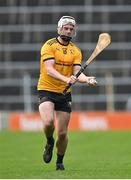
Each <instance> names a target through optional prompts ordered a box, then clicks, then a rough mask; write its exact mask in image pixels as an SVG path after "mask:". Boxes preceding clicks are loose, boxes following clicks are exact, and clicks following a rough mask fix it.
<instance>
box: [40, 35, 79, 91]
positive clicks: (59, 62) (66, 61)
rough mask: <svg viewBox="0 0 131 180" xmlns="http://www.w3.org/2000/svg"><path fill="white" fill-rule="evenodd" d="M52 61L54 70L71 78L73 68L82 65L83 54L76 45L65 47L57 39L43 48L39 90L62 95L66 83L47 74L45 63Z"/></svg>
mask: <svg viewBox="0 0 131 180" xmlns="http://www.w3.org/2000/svg"><path fill="white" fill-rule="evenodd" d="M50 59H54V68H55V69H56V70H57V71H58V72H59V73H61V74H62V75H64V76H67V77H69V76H71V75H72V74H73V66H74V65H81V61H82V54H81V51H80V49H79V48H77V47H76V45H75V44H74V43H72V42H70V43H69V44H68V45H63V44H61V43H60V42H59V41H58V39H57V38H53V39H50V40H48V41H47V42H46V43H45V44H44V45H43V46H42V48H41V59H40V77H39V81H38V86H37V89H38V90H47V91H52V92H58V93H61V92H63V90H64V89H65V87H66V83H65V82H63V81H61V80H58V79H56V78H53V77H51V76H50V75H48V74H47V72H46V68H45V64H44V61H47V60H50ZM69 91H70V90H69Z"/></svg>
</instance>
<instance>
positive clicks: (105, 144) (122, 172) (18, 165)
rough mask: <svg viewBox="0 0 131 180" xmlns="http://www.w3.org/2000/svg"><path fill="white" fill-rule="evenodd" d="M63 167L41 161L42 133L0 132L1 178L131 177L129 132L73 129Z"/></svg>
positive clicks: (130, 137)
mask: <svg viewBox="0 0 131 180" xmlns="http://www.w3.org/2000/svg"><path fill="white" fill-rule="evenodd" d="M69 139H70V140H69V146H68V150H67V153H66V157H65V168H66V170H65V171H62V172H60V171H56V170H55V160H56V155H55V151H54V156H53V160H52V162H51V163H50V164H44V163H43V162H42V148H43V135H42V133H20V132H19V133H18V132H17V133H11V132H0V178H1V179H2V178H3V179H4V178H6V179H7V178H13V179H15V178H17V179H20V178H21V179H23V178H27V179H33V178H35V179H39V178H41V179H48V178H49V179H53V178H54V179H59V178H61V179H64V178H68V179H73V178H74V179H77V178H80V179H83V178H86V179H88V178H90V179H92V178H93V179H95V178H99V179H102V178H105V179H106V178H108V179H113V178H114V179H116V178H118V179H126V178H131V132H72V133H70V134H69Z"/></svg>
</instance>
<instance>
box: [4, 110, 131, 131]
mask: <svg viewBox="0 0 131 180" xmlns="http://www.w3.org/2000/svg"><path fill="white" fill-rule="evenodd" d="M7 122H8V124H7V128H8V129H9V130H11V131H42V129H43V122H42V120H41V119H40V116H39V114H38V113H9V115H8V119H7ZM55 122H56V127H57V121H55ZM69 130H70V131H76V130H81V131H96V130H97V131H98V130H99V131H108V130H131V113H130V112H95V111H92V112H73V113H72V116H71V121H70V124H69Z"/></svg>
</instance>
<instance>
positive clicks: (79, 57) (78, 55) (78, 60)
mask: <svg viewBox="0 0 131 180" xmlns="http://www.w3.org/2000/svg"><path fill="white" fill-rule="evenodd" d="M81 62H82V53H81V50H80V49H77V51H76V53H75V57H74V63H73V65H81Z"/></svg>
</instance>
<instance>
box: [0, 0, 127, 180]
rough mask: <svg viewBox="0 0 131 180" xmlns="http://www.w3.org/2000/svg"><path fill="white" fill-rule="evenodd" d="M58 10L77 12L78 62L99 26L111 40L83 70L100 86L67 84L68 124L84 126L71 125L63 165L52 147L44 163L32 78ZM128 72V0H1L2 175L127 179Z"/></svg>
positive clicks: (35, 77)
mask: <svg viewBox="0 0 131 180" xmlns="http://www.w3.org/2000/svg"><path fill="white" fill-rule="evenodd" d="M62 15H71V16H74V17H75V18H76V21H77V23H78V31H77V37H76V38H75V39H74V42H75V43H76V44H77V45H78V47H79V48H81V50H82V53H83V63H84V62H85V60H86V59H87V57H89V56H90V54H91V52H92V51H93V49H94V48H95V45H96V42H97V39H98V36H99V34H100V33H101V32H108V33H109V34H111V36H112V44H111V45H110V46H109V47H108V48H107V49H106V50H104V51H103V53H101V54H100V55H99V56H98V57H97V58H96V60H95V61H94V62H93V63H92V64H91V65H90V66H89V67H88V69H87V70H86V71H85V73H86V74H89V75H93V76H96V77H97V80H98V86H97V87H96V88H90V87H88V86H86V85H81V84H78V83H77V84H75V85H74V87H73V112H72V118H71V123H70V129H72V130H78V129H80V130H86V131H84V132H83V131H81V132H80V131H79V132H78V131H76V132H72V131H71V132H69V134H68V135H69V136H70V138H69V141H70V143H69V146H68V150H67V155H66V158H65V167H66V171H65V172H62V173H61V172H56V171H55V166H54V165H55V160H56V157H55V153H54V156H53V160H52V162H51V163H50V164H49V165H48V166H47V165H46V164H44V163H43V162H42V150H43V133H41V131H39V130H42V121H41V120H40V117H39V114H38V106H37V93H36V85H37V80H38V76H39V59H40V48H41V46H42V44H43V43H44V42H45V41H46V40H47V39H49V38H52V37H54V36H57V33H56V28H57V22H58V20H59V18H60V17H61V16H62ZM130 77H131V0H70V1H69V0H0V162H1V163H0V178H2V179H3V178H5V179H8V178H11V179H12V178H16V179H19V178H20V179H21V178H31V179H33V178H36V179H38V178H40V179H43V178H45V179H48V178H49V179H52V178H56V179H59V178H62V179H63V178H67V179H70V178H72V179H73V178H74V179H75V178H89V179H90V178H93V179H95V178H97V179H103V178H106V179H114V178H116V179H121V178H122V179H125V178H128V179H130V178H131V163H130V162H131V157H130V151H131V78H130ZM8 129H9V130H12V131H16V130H17V132H12V131H8ZM89 130H96V131H97V132H89ZM107 130H109V131H107ZM110 130H111V131H110ZM112 130H117V131H112ZM118 130H124V131H118ZM18 131H22V132H18ZM23 131H24V132H23ZM25 131H33V132H30V133H28V132H27V133H26V132H25ZM34 131H39V132H37V133H34ZM101 131H106V132H101ZM54 151H55V150H54Z"/></svg>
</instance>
